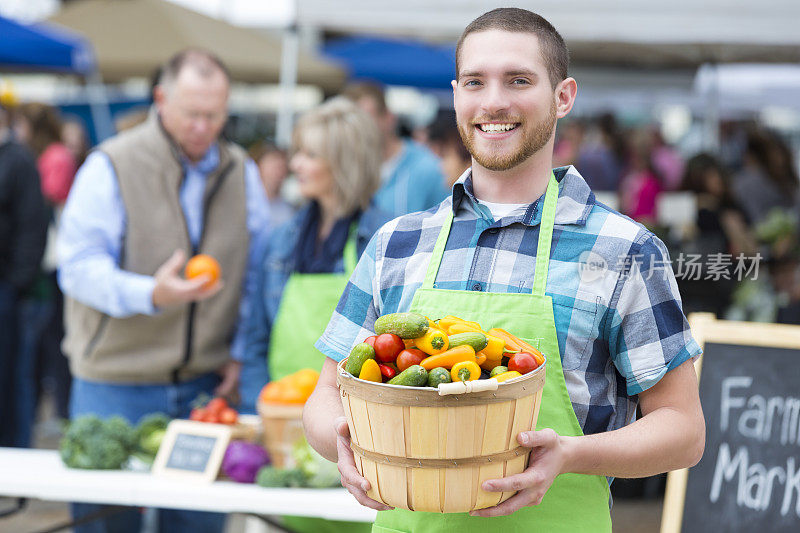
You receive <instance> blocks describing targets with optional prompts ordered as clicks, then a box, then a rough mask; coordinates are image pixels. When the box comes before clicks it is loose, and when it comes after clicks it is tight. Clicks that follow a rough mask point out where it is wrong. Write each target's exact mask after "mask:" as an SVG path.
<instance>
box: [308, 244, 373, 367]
mask: <svg viewBox="0 0 800 533" xmlns="http://www.w3.org/2000/svg"><path fill="white" fill-rule="evenodd" d="M380 235H381V232H380V231H378V232H376V233H375V235H373V237H372V239H371V240H370V241H369V243H368V244H367V247H366V248H365V249H364V253H363V254H362V255H361V259H359V261H358V264H357V265H356V269H355V270H354V271H353V275H352V276H350V280H349V281H348V282H347V286H346V287H345V289H344V292H343V293H342V297H341V298H340V299H339V303H338V305H337V306H336V310H335V311H334V312H333V316H331V320H330V322H328V326H327V327H326V328H325V332H324V333H323V334H322V337H320V338H319V340H318V341H317V342H316V344H315V345H314V346H315V347H316V348H317V350H319V351H320V352H322V353H323V354H325V355H326V356H328V357H330V358H331V359H333V360H334V361H337V362H338V361H341V360H342V359H344V358H345V357H347V356H348V355H349V354H350V350H351V348H352V347H353V346H355V345H356V344H357V343H359V342H361V341H363V340H364V339H366V338H367V337H369V336H370V335H374V333H373V332H372V328H373V325H374V324H375V320H377V318H378V317H379V316H380V301H379V299H380V290H378V287H377V284H378V275H377V269H378V264H377V260H376V258H377V257H378V242H379V240H380Z"/></svg>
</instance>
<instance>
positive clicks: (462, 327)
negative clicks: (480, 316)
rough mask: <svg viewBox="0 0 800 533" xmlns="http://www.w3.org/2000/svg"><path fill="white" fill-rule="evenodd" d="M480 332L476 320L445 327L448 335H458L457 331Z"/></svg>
mask: <svg viewBox="0 0 800 533" xmlns="http://www.w3.org/2000/svg"><path fill="white" fill-rule="evenodd" d="M475 332H478V333H481V328H480V325H479V324H478V323H477V322H459V323H457V324H453V325H452V326H450V327H449V328H447V334H448V335H458V334H459V333H475Z"/></svg>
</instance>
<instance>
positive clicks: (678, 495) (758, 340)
mask: <svg viewBox="0 0 800 533" xmlns="http://www.w3.org/2000/svg"><path fill="white" fill-rule="evenodd" d="M689 326H690V327H691V329H692V336H693V337H694V339H695V340H696V341H697V343H698V344H699V345H700V347H701V348H703V347H704V346H705V344H706V342H709V343H721V344H733V345H742V346H763V347H771V348H790V349H800V326H793V325H787V324H770V323H760V322H739V321H733V320H718V319H717V318H716V316H715V315H714V314H713V313H692V314H690V315H689ZM702 366H703V357H700V358H699V359H698V360H697V361H695V363H694V368H695V371H696V372H697V378H698V383H699V378H700V372H701V370H702ZM688 479H689V469H688V468H684V469H682V470H674V471H672V472H669V474H667V487H666V491H665V493H664V507H663V512H662V513H661V533H680V531H681V525H682V523H683V509H684V503H685V501H686V483H687V481H688Z"/></svg>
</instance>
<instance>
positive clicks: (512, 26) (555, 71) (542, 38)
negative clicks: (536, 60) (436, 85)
mask: <svg viewBox="0 0 800 533" xmlns="http://www.w3.org/2000/svg"><path fill="white" fill-rule="evenodd" d="M486 30H503V31H508V32H513V33H532V34H534V35H536V37H537V38H538V39H539V45H540V46H541V49H542V56H543V58H544V62H545V65H546V66H547V74H548V76H549V78H550V84H551V85H552V86H553V87H555V86H556V85H558V82H560V81H561V80H564V79H566V77H567V69H568V68H569V50H568V49H567V45H566V43H564V39H563V38H562V37H561V34H559V33H558V31H556V29H555V28H554V27H553V25H552V24H550V23H549V22H548V21H547V20H546V19H545V18H544V17H542V16H540V15H537V14H536V13H533V12H531V11H528V10H527V9H519V8H516V7H501V8H498V9H493V10H491V11H489V12H487V13H484V14H483V15H481V16H480V17H478V18H476V19H475V20H473V21H472V22H470V23H469V26H467V27H466V28H465V29H464V33H462V34H461V37H460V38H459V39H458V44H457V45H456V79H458V67H459V60H458V58H459V56H460V54H461V47H462V45H463V44H464V39H466V38H467V35H469V34H470V33H477V32H480V31H486Z"/></svg>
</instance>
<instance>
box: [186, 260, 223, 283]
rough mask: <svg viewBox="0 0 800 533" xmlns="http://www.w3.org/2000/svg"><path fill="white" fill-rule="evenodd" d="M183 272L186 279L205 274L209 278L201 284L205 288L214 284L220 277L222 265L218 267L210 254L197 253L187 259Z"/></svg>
mask: <svg viewBox="0 0 800 533" xmlns="http://www.w3.org/2000/svg"><path fill="white" fill-rule="evenodd" d="M183 273H184V276H186V279H193V278H196V277H197V276H202V275H203V274H205V275H207V276H208V278H209V279H208V281H207V282H206V283H205V284H204V285H203V287H204V288H206V289H207V288H209V287H211V286H212V285H214V283H216V282H217V280H218V279H219V278H220V276H221V275H222V267H220V266H219V263H218V262H217V260H216V259H214V258H213V257H211V256H210V255H206V254H198V255H196V256H194V257H192V258H191V259H189V261H188V262H187V263H186V268H185V269H184V271H183Z"/></svg>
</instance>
